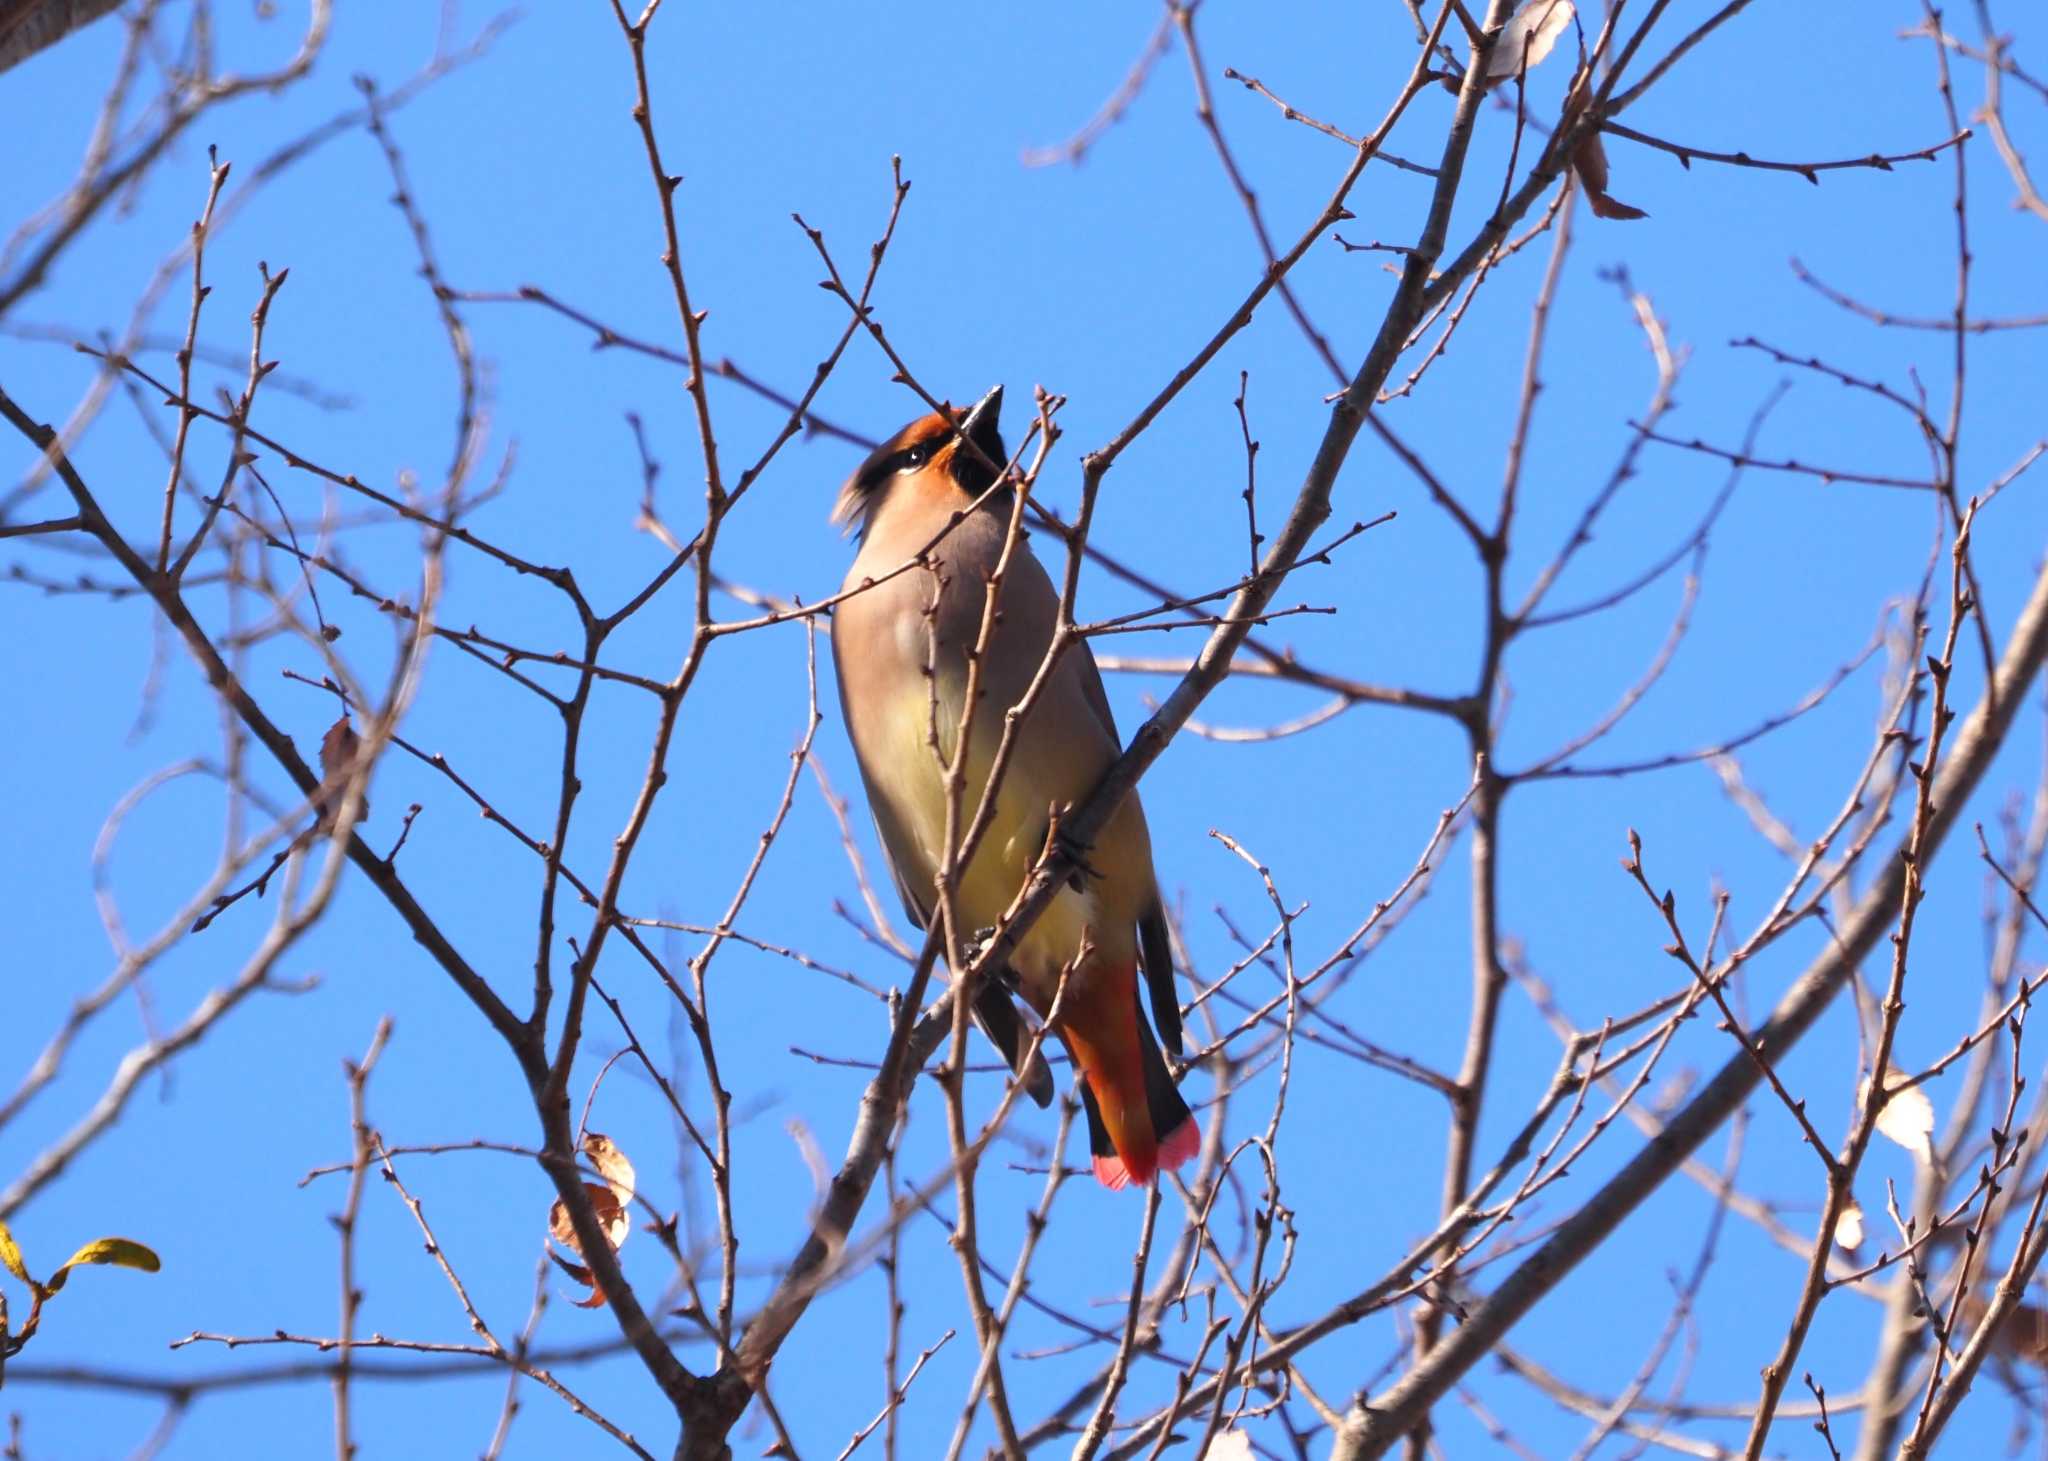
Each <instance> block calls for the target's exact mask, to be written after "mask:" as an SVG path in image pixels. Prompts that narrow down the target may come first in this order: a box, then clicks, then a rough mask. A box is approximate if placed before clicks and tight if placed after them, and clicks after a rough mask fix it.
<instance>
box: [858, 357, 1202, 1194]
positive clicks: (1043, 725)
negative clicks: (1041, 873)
mask: <svg viewBox="0 0 2048 1461" xmlns="http://www.w3.org/2000/svg"><path fill="white" fill-rule="evenodd" d="M1002 401H1003V392H1002V387H1000V386H998V387H996V389H994V390H992V391H990V392H989V393H988V395H986V396H985V397H983V398H982V399H981V400H980V401H979V402H977V403H976V404H975V405H974V407H973V408H972V409H970V410H967V411H965V412H952V413H934V414H932V415H929V416H925V417H922V418H920V419H918V420H916V421H913V422H911V423H910V425H908V426H906V427H904V428H903V429H902V430H901V431H899V432H897V433H896V435H895V436H893V437H891V438H890V439H889V440H888V441H887V442H885V443H884V444H883V445H882V446H880V447H878V448H876V450H875V452H874V453H873V455H871V456H870V457H869V458H868V459H867V460H866V461H865V462H862V463H861V464H860V467H859V469H858V470H856V471H855V472H854V474H853V475H852V477H850V478H848V479H847V482H846V485H845V487H844V488H842V489H841V491H840V494H839V502H838V506H837V508H836V509H835V510H834V513H833V517H834V520H835V521H838V522H842V523H846V524H849V525H851V526H854V527H857V528H858V529H859V532H860V552H859V554H858V555H857V556H856V557H855V558H854V561H853V568H852V569H851V571H849V572H848V574H847V576H846V589H847V590H848V591H849V592H851V593H852V597H850V598H847V599H845V600H843V601H842V602H841V603H840V604H839V605H838V606H837V607H836V608H835V609H834V611H833V615H832V653H833V657H834V659H835V660H836V661H837V664H838V668H839V699H840V705H841V707H842V708H843V709H844V711H845V715H846V728H847V733H848V734H849V735H850V736H851V737H852V740H853V747H854V752H855V754H856V755H857V756H858V757H859V760H860V771H861V777H862V779H863V780H864V781H865V782H866V783H867V790H868V801H869V804H870V805H871V806H872V808H873V810H874V814H875V826H876V828H877V830H878V831H879V832H880V834H881V838H882V847H883V850H884V851H885V852H886V853H887V855H888V859H889V866H890V869H891V871H892V872H893V873H894V874H895V877H896V886H897V890H898V891H899V892H900V893H901V894H902V895H903V903H904V907H905V908H906V909H907V910H908V912H909V914H910V917H911V919H912V920H913V921H915V922H916V923H917V924H918V925H919V926H920V927H925V926H928V925H929V924H930V922H931V920H932V919H933V918H934V917H936V916H937V914H938V908H937V898H936V894H935V892H934V885H935V880H936V877H937V874H938V871H939V864H940V860H941V857H942V855H943V850H944V845H945V837H946V797H945V772H944V768H943V766H942V765H941V763H940V760H939V755H937V754H934V752H933V749H932V744H931V741H932V731H933V729H934V727H935V726H936V729H937V733H938V734H937V739H938V742H939V753H940V754H943V755H944V756H945V757H947V758H948V759H950V758H951V757H952V756H953V754H954V748H955V747H956V746H957V744H958V737H959V734H960V724H961V721H962V719H963V715H964V716H965V718H966V719H967V720H968V723H969V731H968V751H967V761H966V775H965V789H964V795H963V797H962V799H961V800H962V807H961V812H960V822H961V830H962V831H963V832H964V830H965V827H966V824H967V823H968V822H969V821H970V820H971V819H972V817H973V815H974V810H975V808H976V807H977V806H978V805H979V804H980V801H981V797H982V793H983V790H984V789H985V787H986V786H987V784H988V778H989V772H990V770H991V766H992V763H993V761H994V758H995V753H996V747H997V744H998V743H999V742H1000V740H1001V739H1002V732H1003V721H1004V717H1005V714H1006V712H1007V711H1009V710H1010V708H1011V707H1013V706H1015V705H1016V704H1018V703H1019V702H1020V701H1021V700H1023V698H1024V695H1025V691H1026V690H1027V689H1028V688H1029V686H1030V685H1031V682H1032V680H1033V679H1034V678H1035V677H1036V676H1037V674H1038V671H1039V667H1040V666H1041V665H1042V664H1043V663H1044V661H1045V657H1046V651H1047V650H1048V649H1049V648H1050V646H1051V644H1052V640H1053V631H1054V628H1055V623H1056V620H1057V616H1058V607H1059V599H1058V595H1057V594H1056V593H1055V592H1054V590H1053V586H1052V580H1051V579H1049V578H1048V577H1047V576H1046V572H1045V569H1044V568H1043V567H1042V566H1041V565H1040V564H1039V562H1038V560H1037V559H1036V558H1034V557H1033V556H1032V555H1031V551H1030V549H1029V548H1028V547H1026V546H1025V545H1024V544H1023V543H1021V542H1020V543H1019V544H1018V545H1017V547H1016V549H1015V550H1014V551H1013V552H1012V553H1011V555H1010V560H1009V564H1008V566H1007V569H1006V570H1005V573H1004V576H1003V580H1002V586H1001V590H1000V593H999V596H998V603H997V610H998V616H997V618H996V621H995V628H994V631H993V633H992V636H991V638H990V641H989V644H988V648H987V654H986V656H985V658H984V660H983V663H982V667H981V680H980V685H979V690H980V694H979V695H978V696H977V697H976V702H975V704H974V706H973V707H972V709H971V712H970V711H969V710H968V707H966V706H965V705H963V703H962V702H963V701H964V700H965V698H966V693H967V678H968V657H969V655H970V653H971V652H972V650H973V649H974V646H975V643H976V641H977V639H978V637H979V635H980V633H981V624H982V616H983V610H984V607H985V605H986V603H987V598H988V584H989V578H990V575H991V573H992V572H993V571H994V569H995V568H996V566H997V563H998V560H999V559H1000V558H1001V556H1002V551H1003V542H1004V538H1005V536H1006V535H1007V532H1008V527H1009V520H1010V510H1011V498H1010V494H1009V493H1008V492H998V493H993V494H990V495H989V500H987V501H985V502H982V503H981V504H980V505H979V506H976V505H975V503H976V500H977V499H978V498H980V497H981V496H982V495H983V494H984V493H988V489H989V488H990V487H992V486H994V485H995V482H996V479H997V476H998V473H999V472H1000V470H1001V468H1002V465H1003V463H1004V462H1005V461H1007V459H1008V458H1007V456H1006V455H1005V453H1004V450H1003V440H1002V436H1001V434H1000V432H999V430H998V424H997V418H998V415H999V413H1000V412H1001V410H1002ZM956 518H958V519H959V521H958V522H957V523H956V522H955V521H954V520H955V519H956ZM949 526H950V531H949ZM934 540H936V541H934ZM920 553H922V554H924V555H925V561H924V562H923V563H922V564H917V565H915V566H912V567H911V568H909V570H908V571H901V572H899V571H898V570H902V569H903V568H904V565H905V564H907V563H911V561H912V560H913V559H916V558H917V557H918V555H919V554H920ZM891 574H894V577H891V576H890V575H891ZM863 585H871V586H869V587H865V588H863ZM855 590H860V591H859V592H853V591H855ZM1120 745H1121V742H1120V741H1119V740H1118V738H1117V733H1116V722H1115V721H1114V719H1113V718H1112V717H1111V715H1110V710H1109V697H1108V696H1107V695H1105V694H1104V693H1103V689H1102V675H1101V672H1100V671H1098V670H1097V669H1096V667H1095V657H1094V656H1093V655H1092V654H1090V653H1089V651H1088V646H1087V644H1086V643H1085V642H1079V643H1076V644H1074V645H1073V646H1072V647H1071V648H1070V649H1068V650H1067V652H1066V653H1065V654H1064V655H1063V656H1062V657H1061V659H1060V661H1059V663H1058V664H1057V665H1056V666H1055V667H1054V669H1053V671H1052V674H1051V676H1050V678H1049V681H1048V683H1047V684H1046V685H1045V687H1044V689H1043V690H1042V691H1041V692H1040V694H1039V697H1038V699H1037V701H1036V702H1035V703H1034V704H1033V706H1032V708H1031V710H1030V712H1029V714H1027V715H1026V716H1025V717H1024V719H1023V721H1022V722H1021V724H1020V725H1019V727H1018V731H1017V735H1016V739H1015V743H1014V748H1013V750H1012V752H1011V755H1010V759H1009V762H1008V765H1007V768H1006V770H1005V772H1004V775H1003V778H1002V781H1001V783H1000V785H999V786H998V788H997V792H996V807H995V813H994V818H993V820H992V821H991V823H990V825H989V827H988V830H987V832H986V833H985V834H984V835H983V837H982V839H981V841H980V843H979V844H978V845H977V847H976V849H975V852H974V856H973V858H972V859H971V860H970V861H969V862H968V864H967V866H966V867H965V869H964V870H963V871H962V874H961V876H960V879H959V882H958V884H957V887H956V890H955V893H954V916H955V919H956V921H957V922H958V924H959V926H960V928H961V930H962V931H963V934H970V935H971V934H972V933H975V932H979V931H980V930H983V929H987V928H993V927H994V926H995V925H996V923H997V922H998V920H1000V918H1001V917H1002V915H1003V912H1004V910H1005V909H1007V908H1008V907H1009V905H1010V902H1011V900H1012V899H1014V898H1015V896H1016V894H1017V891H1018V890H1019V889H1020V888H1021V887H1022V886H1023V884H1024V880H1025V878H1026V876H1027V875H1028V874H1029V872H1030V870H1031V867H1032V864H1033V863H1034V862H1035V861H1036V860H1037V858H1038V855H1039V853H1040V852H1041V851H1042V850H1043V849H1044V847H1045V845H1046V839H1047V837H1048V835H1050V834H1051V832H1052V831H1053V820H1054V818H1055V817H1056V816H1057V815H1058V814H1059V813H1060V812H1062V811H1064V810H1065V809H1066V808H1069V807H1071V806H1073V805H1075V804H1077V803H1078V802H1080V801H1081V799H1082V798H1084V797H1085V796H1087V795H1088V793H1089V792H1090V791H1092V790H1093V789H1094V788H1095V784H1096V783H1097V782H1098V781H1099V780H1101V778H1102V774H1103V772H1104V771H1106V770H1107V769H1108V768H1109V766H1110V763H1111V762H1113V761H1114V760H1115V759H1116V757H1117V752H1118V749H1119V747H1120ZM1084 861H1085V865H1084V867H1083V868H1082V869H1081V870H1080V871H1078V872H1077V873H1076V874H1075V875H1074V877H1073V878H1072V879H1071V880H1070V881H1069V883H1068V885H1067V886H1065V887H1062V888H1061V889H1060V891H1059V893H1058V894H1057V895H1056V897H1055V898H1054V900H1053V903H1052V905H1051V906H1050V907H1049V908H1047V909H1046V911H1045V913H1044V914H1043V915H1042V916H1041V917H1040V918H1039V919H1038V921H1037V922H1036V923H1035V924H1033V925H1032V927H1031V930H1030V931H1029V932H1028V933H1027V934H1026V935H1025V936H1024V938H1023V939H1022V940H1021V941H1020V942H1019V944H1018V946H1017V948H1016V950H1015V951H1014V952H1013V953H1012V954H1011V955H1010V960H1009V969H1008V970H1007V971H1005V973H1004V974H1003V976H1002V978H1001V981H1000V984H999V983H998V982H997V981H994V980H991V981H990V982H988V983H987V984H986V985H985V987H984V988H983V989H982V990H981V991H980V992H979V994H978V996H977V998H976V1000H975V1006H974V1015H975V1018H976V1020H977V1021H978V1022H979V1023H980V1025H981V1027H982V1029H983V1030H984V1031H985V1032H986V1033H987V1034H988V1036H989V1038H990V1039H992V1040H993V1041H994V1042H995V1043H996V1045H997V1046H998V1047H999V1048H1000V1049H1001V1050H1002V1052H1003V1054H1004V1056H1005V1058H1007V1059H1008V1060H1009V1062H1010V1067H1011V1069H1012V1070H1015V1071H1017V1074H1018V1078H1019V1079H1020V1080H1021V1081H1023V1082H1024V1085H1025V1089H1026V1090H1028V1091H1029V1092H1030V1093H1031V1094H1032V1096H1033V1098H1034V1099H1036V1100H1037V1101H1038V1103H1039V1104H1040V1105H1041V1106H1043V1105H1045V1104H1047V1103H1048V1102H1049V1101H1050V1100H1051V1096H1052V1078H1051V1075H1050V1073H1049V1072H1047V1071H1046V1070H1045V1069H1044V1067H1043V1066H1042V1065H1040V1066H1036V1067H1035V1068H1034V1069H1032V1070H1030V1071H1024V1070H1021V1069H1019V1061H1020V1057H1021V1056H1022V1054H1023V1052H1024V1047H1025V1045H1026V1043H1027V1041H1026V1039H1025V1037H1024V1034H1023V1031H1022V1029H1021V1024H1020V1019H1019V1016H1018V1014H1017V1011H1016V1009H1015V1007H1014V1006H1013V1005H1011V1003H1010V1001H1009V996H1008V994H1007V993H1006V987H1013V988H1015V989H1016V990H1017V991H1018V992H1019V993H1021V994H1022V995H1023V996H1024V998H1025V999H1026V1000H1027V1001H1029V1002H1030V1004H1031V1007H1032V1008H1033V1009H1034V1010H1036V1011H1037V1012H1038V1014H1039V1015H1040V1017H1041V1018H1043V1017H1045V1016H1046V1015H1047V1014H1048V1013H1049V1012H1050V1011H1051V1010H1052V1008H1053V1000H1054V996H1055V994H1056V993H1058V991H1059V984H1060V976H1061V972H1062V970H1064V969H1065V968H1066V967H1067V966H1068V965H1069V964H1070V963H1075V960H1076V955H1077V954H1078V955H1081V957H1080V959H1079V962H1078V963H1077V964H1076V965H1075V968H1074V969H1073V971H1072V973H1071V974H1069V975H1068V977H1067V988H1066V991H1065V993H1064V995H1063V996H1062V997H1061V1000H1060V1010H1059V1018H1058V1020H1057V1021H1056V1022H1055V1023H1054V1025H1053V1027H1052V1033H1053V1034H1054V1035H1055V1036H1057V1037H1058V1039H1059V1040H1060V1042H1061V1043H1062V1044H1063V1045H1065V1046H1066V1049H1067V1053H1068V1054H1069V1055H1071V1056H1072V1057H1073V1061H1074V1065H1075V1067H1076V1068H1077V1069H1078V1070H1079V1071H1080V1084H1081V1094H1082V1099H1083V1101H1084V1102H1085V1104H1086V1106H1087V1112H1088V1145H1089V1150H1090V1152H1091V1153H1092V1154H1093V1156H1094V1167H1095V1176H1096V1178H1097V1179H1098V1180H1099V1181H1101V1182H1102V1184H1103V1185H1104V1186H1106V1187H1112V1188H1115V1187H1124V1186H1126V1185H1129V1184H1131V1183H1139V1184H1143V1183H1145V1182H1148V1181H1150V1180H1151V1179H1152V1177H1153V1174H1154V1173H1155V1172H1157V1171H1159V1170H1160V1169H1161V1168H1165V1169H1167V1170H1171V1169H1173V1168H1174V1167H1177V1166H1179V1165H1180V1164H1181V1163H1182V1162H1185V1161H1187V1160H1188V1158H1190V1157H1192V1156H1193V1155H1194V1154H1195V1151H1196V1149H1197V1147H1198V1145H1199V1135H1200V1134H1199V1132H1198V1131H1197V1129H1196V1126H1195V1119H1194V1116H1193V1114H1192V1113H1191V1112H1190V1111H1189V1110H1188V1107H1187V1103H1186V1102H1185V1101H1183V1100H1182V1099H1181V1096H1180V1091H1179V1089H1178V1088H1177V1087H1176V1086H1175V1085H1174V1083H1173V1077H1172V1075H1171V1074H1170V1073H1169V1072H1168V1070H1167V1067H1166V1060H1165V1058H1164V1056H1162V1055H1161V1053H1160V1048H1159V1041H1158V1040H1155V1039H1154V1038H1153V1034H1152V1030H1151V1027H1150V1026H1149V1025H1147V1024H1146V1022H1145V1016H1144V1012H1143V1010H1142V1009H1140V1007H1139V1002H1138V967H1139V965H1140V963H1141V962H1142V964H1143V966H1144V970H1145V981H1146V984H1147V985H1148V986H1149V988H1150V991H1151V996H1152V1015H1153V1019H1154V1020H1155V1021H1157V1023H1158V1026H1159V1034H1160V1036H1161V1037H1162V1038H1163V1039H1164V1040H1165V1041H1166V1044H1167V1046H1168V1047H1169V1048H1171V1049H1172V1050H1174V1051H1175V1052H1176V1053H1178V1052H1179V1050H1180V1043H1181V1028H1180V1005H1179V1003H1178V1001H1177V1000H1176V997H1175V994H1174V987H1173V963H1172V957H1171V953H1170V949H1169V945H1168V940H1167V934H1166V914H1165V912H1164V910H1163V909H1162V908H1161V907H1160V903H1159V888H1158V885H1157V884H1156V883H1155V882H1154V881H1153V875H1152V842H1151V838H1150V836H1149V835H1148V833H1147V832H1146V830H1145V813H1144V810H1143V809H1142V808H1141V807H1140V806H1139V804H1138V797H1137V794H1136V793H1135V792H1134V793H1132V794H1131V795H1129V796H1127V797H1125V798H1124V803H1123V806H1122V807H1121V808H1120V809H1118V811H1117V813H1116V815H1115V816H1113V817H1111V818H1110V820H1109V824H1108V826H1107V827H1105V828H1104V829H1103V831H1102V834H1101V836H1100V837H1099V838H1098V839H1097V840H1096V842H1095V843H1094V845H1093V846H1092V847H1090V848H1089V849H1087V852H1086V856H1085V860H1084Z"/></svg>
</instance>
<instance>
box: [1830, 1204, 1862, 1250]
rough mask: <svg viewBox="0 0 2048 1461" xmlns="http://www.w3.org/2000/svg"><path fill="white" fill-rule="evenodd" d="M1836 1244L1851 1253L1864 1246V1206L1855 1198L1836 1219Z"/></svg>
mask: <svg viewBox="0 0 2048 1461" xmlns="http://www.w3.org/2000/svg"><path fill="white" fill-rule="evenodd" d="M1835 1246H1836V1247H1838V1248H1842V1249H1845V1250H1846V1251H1848V1252H1850V1253H1854V1252H1855V1251H1856V1250H1857V1249H1858V1248H1861V1247H1862V1246H1863V1208H1862V1206H1861V1205H1860V1204H1858V1203H1857V1202H1856V1201H1855V1199H1853V1198H1852V1199H1850V1201H1849V1202H1848V1204H1847V1205H1846V1206H1844V1207H1843V1208H1842V1215H1841V1216H1840V1217H1838V1218H1836V1219H1835Z"/></svg>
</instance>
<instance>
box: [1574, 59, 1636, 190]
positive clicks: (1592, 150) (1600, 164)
mask: <svg viewBox="0 0 2048 1461" xmlns="http://www.w3.org/2000/svg"><path fill="white" fill-rule="evenodd" d="M1586 77H1587V73H1586V72H1585V71H1583V70H1581V71H1580V72H1579V79H1578V80H1577V81H1575V82H1573V83H1572V89H1571V91H1570V93H1569V94H1568V95H1567V96H1566V97H1565V101H1564V121H1563V125H1565V126H1567V127H1569V126H1570V125H1571V124H1572V123H1573V122H1575V121H1576V120H1578V115H1579V113H1580V112H1581V111H1583V110H1584V109H1585V105H1586ZM1572 172H1573V173H1574V174H1576V175H1577V177H1578V180H1579V186H1580V187H1582V188H1584V189H1585V190H1586V203H1587V205H1588V206H1590V207H1591V208H1592V210H1593V216H1594V217H1595V218H1616V219H1627V218H1648V217H1649V216H1650V215H1649V214H1647V213H1645V212H1644V211H1643V210H1642V209H1640V208H1637V207H1634V206H1633V205H1631V204H1628V203H1624V202H1622V201H1621V200H1620V199H1618V198H1611V197H1609V196H1608V194H1607V147H1606V144H1604V143H1603V142H1601V140H1600V131H1599V129H1598V128H1597V127H1596V128H1594V129H1593V130H1592V131H1590V132H1588V133H1587V134H1586V135H1585V136H1584V137H1581V138H1580V139H1579V141H1578V144H1577V145H1576V146H1575V147H1573V148H1572Z"/></svg>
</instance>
